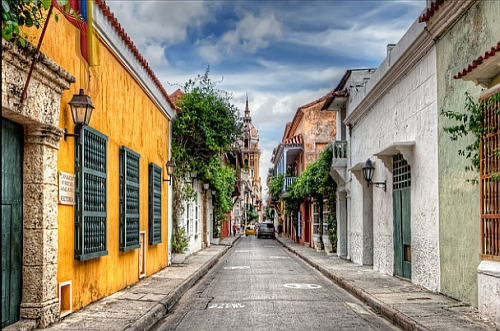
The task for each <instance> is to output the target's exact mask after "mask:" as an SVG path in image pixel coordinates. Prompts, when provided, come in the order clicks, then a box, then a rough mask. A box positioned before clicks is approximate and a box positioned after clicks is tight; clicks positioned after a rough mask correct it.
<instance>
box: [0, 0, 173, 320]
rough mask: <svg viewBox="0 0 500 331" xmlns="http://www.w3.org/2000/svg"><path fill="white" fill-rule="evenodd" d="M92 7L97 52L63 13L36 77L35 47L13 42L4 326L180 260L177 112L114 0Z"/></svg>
mask: <svg viewBox="0 0 500 331" xmlns="http://www.w3.org/2000/svg"><path fill="white" fill-rule="evenodd" d="M57 10H58V9H57V8H54V11H57ZM88 13H89V15H88V16H87V17H84V19H86V20H87V22H88V23H89V25H90V26H91V27H92V28H93V29H89V30H88V31H86V32H87V34H88V36H89V37H90V38H89V40H88V45H87V46H88V49H89V51H88V52H86V53H85V54H84V53H83V48H81V47H80V43H79V41H83V39H81V38H83V37H82V36H84V35H83V34H82V33H81V29H82V28H83V27H85V24H73V23H74V22H73V23H72V22H71V21H70V20H68V19H64V18H63V19H60V20H59V21H58V22H56V21H55V19H54V17H53V16H52V17H50V18H49V19H48V20H47V22H48V25H47V30H46V33H45V37H44V39H43V43H42V44H41V45H42V46H41V49H40V51H41V53H40V54H39V56H38V58H37V64H36V66H34V70H33V74H32V75H31V76H30V75H28V72H29V68H30V66H31V63H33V59H34V53H35V50H34V48H32V47H27V48H25V49H23V48H19V47H17V46H16V45H14V44H12V43H10V42H7V41H5V40H4V39H2V49H3V52H2V135H3V137H2V141H3V142H6V141H11V142H12V144H11V147H12V148H11V149H9V150H7V149H2V184H3V187H2V190H3V191H4V189H5V190H6V191H9V192H10V193H9V194H10V195H9V198H8V199H7V200H5V201H4V200H2V209H3V211H6V213H3V215H9V217H5V218H4V217H2V228H4V227H5V228H8V229H11V230H12V231H11V232H12V235H11V236H10V238H9V240H11V242H10V244H9V245H6V246H5V247H4V246H2V265H4V260H3V259H4V256H5V257H8V258H9V261H5V262H6V264H5V265H8V269H9V270H5V271H6V273H7V272H8V274H9V277H8V281H6V282H5V283H4V282H2V286H5V289H7V290H9V291H10V290H12V291H11V293H13V294H12V295H10V296H9V297H6V298H5V300H4V297H2V307H5V306H8V307H9V308H8V310H9V314H8V317H6V318H5V320H4V318H2V327H4V326H6V325H10V324H13V323H19V328H23V329H30V328H36V327H41V328H43V327H46V326H47V325H49V324H51V323H53V322H54V321H57V320H58V319H59V318H60V317H61V316H65V315H67V314H70V313H71V312H72V311H75V310H77V309H80V308H82V307H84V306H86V305H87V304H89V303H91V302H93V301H96V300H98V299H100V298H102V297H104V296H107V295H110V294H112V293H114V292H116V291H118V290H120V289H122V288H124V287H126V286H128V285H130V284H133V283H135V282H137V281H139V280H140V279H141V278H143V277H147V276H149V275H151V274H153V273H155V272H156V271H158V270H160V269H162V268H164V267H166V266H167V264H168V262H169V261H168V256H169V231H168V224H169V220H170V208H169V199H170V195H169V191H170V184H169V182H168V174H167V173H166V167H165V164H166V163H167V161H168V160H169V159H170V132H171V121H172V119H173V118H174V117H175V116H176V110H177V109H176V107H175V106H174V105H173V104H172V102H171V100H170V99H169V96H168V94H167V93H166V91H165V90H164V88H163V86H162V85H161V84H160V83H159V80H158V79H157V77H156V76H155V75H154V73H153V71H152V70H151V68H150V67H149V66H148V64H147V62H146V60H145V59H144V58H143V57H142V56H141V54H140V53H139V52H138V50H137V48H136V47H135V46H134V44H133V42H132V41H131V40H130V38H129V37H128V36H127V34H126V33H125V32H124V30H123V28H121V26H120V24H119V23H118V22H117V21H116V19H115V18H114V15H113V13H112V12H111V11H110V10H109V8H108V7H107V6H106V5H105V3H104V1H96V2H95V3H92V6H90V8H89V11H88ZM59 16H60V17H63V16H64V15H63V14H62V13H59ZM91 18H93V20H92V19H91ZM77 23H78V22H77ZM36 33H38V31H35V32H33V36H35V38H36V40H38V38H40V36H39V35H35V34H36ZM68 41H77V43H76V45H74V44H70V43H68ZM62 50H64V51H62ZM81 51H82V52H81ZM27 81H29V83H28V84H26V82H27ZM25 86H28V88H27V90H26V93H23V90H24V87H25ZM81 90H83V91H82V92H83V94H84V95H85V96H88V97H89V98H90V100H91V103H92V104H93V106H94V107H95V108H94V110H93V113H92V116H91V118H90V122H89V123H88V125H87V126H83V127H80V126H75V124H74V121H73V118H72V114H71V111H70V105H69V103H70V101H71V100H74V99H73V98H75V97H76V98H80V96H79V95H80V91H81ZM23 97H24V99H23ZM4 128H5V130H4ZM68 133H69V134H68ZM75 134H77V135H78V136H75ZM4 138H5V139H4ZM4 165H5V167H4ZM7 179H8V180H9V182H7ZM7 212H8V213H7ZM9 231H10V230H9ZM2 243H4V241H3V240H2ZM4 249H5V252H6V254H5V255H4ZM3 290H4V289H3ZM4 301H5V302H4ZM2 316H4V315H3V314H2Z"/></svg>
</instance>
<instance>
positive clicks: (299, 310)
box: [152, 236, 400, 331]
mask: <svg viewBox="0 0 500 331" xmlns="http://www.w3.org/2000/svg"><path fill="white" fill-rule="evenodd" d="M152 330H154V331H167V330H176V331H181V330H187V331H191V330H197V331H202V330H210V331H211V330H217V331H223V330H232V331H236V330H238V331H240V330H252V331H259V330H286V331H299V330H300V331H304V330H343V331H348V330H363V331H365V330H366V331H370V330H384V331H385V330H388V331H391V330H400V329H399V328H397V327H395V326H393V325H392V324H390V323H389V322H387V321H386V320H385V319H383V318H382V317H380V316H378V315H376V314H375V313H373V312H372V311H371V309H370V308H369V307H368V306H366V305H364V304H363V303H362V302H361V301H359V300H357V299H356V298H354V297H353V296H352V295H350V294H348V293H347V292H346V291H344V290H343V289H341V288H339V287H338V286H336V285H335V284H333V283H332V282H331V281H330V280H328V279H327V278H325V277H324V276H323V275H322V274H321V273H319V272H318V271H317V270H316V269H314V268H312V267H311V266H309V265H308V264H306V263H305V262H303V261H302V260H301V259H298V258H297V257H295V256H294V255H292V254H290V253H289V251H287V250H286V249H284V248H283V247H282V246H281V245H279V243H278V242H276V241H275V240H272V239H257V238H256V237H255V236H249V237H243V238H241V239H240V240H239V241H238V242H237V243H236V244H235V246H234V247H233V248H232V249H231V250H230V251H229V252H228V253H227V254H226V256H225V257H224V259H222V260H221V261H220V263H219V264H217V265H216V266H215V267H214V268H213V269H212V270H211V271H210V272H209V273H208V274H207V275H206V276H205V277H203V278H202V279H201V280H200V281H199V282H198V283H197V284H196V285H195V286H194V287H193V288H191V289H190V290H189V291H188V292H187V293H186V294H185V295H184V296H183V297H182V298H181V300H180V301H179V303H178V304H177V305H176V306H175V307H174V309H173V310H172V311H171V312H170V313H169V314H168V315H167V317H166V318H164V319H163V320H161V321H160V322H158V323H157V325H155V326H154V327H153V328H152Z"/></svg>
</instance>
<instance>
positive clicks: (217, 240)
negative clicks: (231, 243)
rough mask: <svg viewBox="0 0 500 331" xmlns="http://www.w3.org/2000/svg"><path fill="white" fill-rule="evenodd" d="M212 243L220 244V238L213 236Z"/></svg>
mask: <svg viewBox="0 0 500 331" xmlns="http://www.w3.org/2000/svg"><path fill="white" fill-rule="evenodd" d="M212 243H213V244H214V245H218V244H220V238H213V239H212Z"/></svg>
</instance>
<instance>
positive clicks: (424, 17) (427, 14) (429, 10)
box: [418, 0, 444, 23]
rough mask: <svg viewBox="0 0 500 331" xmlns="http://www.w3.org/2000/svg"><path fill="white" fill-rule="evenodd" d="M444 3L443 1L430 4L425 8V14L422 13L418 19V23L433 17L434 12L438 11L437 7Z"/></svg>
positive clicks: (438, 0)
mask: <svg viewBox="0 0 500 331" xmlns="http://www.w3.org/2000/svg"><path fill="white" fill-rule="evenodd" d="M443 3H444V0H436V1H433V2H432V3H431V5H430V6H429V7H428V8H427V10H426V11H425V13H423V14H422V15H421V16H420V17H419V18H418V22H419V23H423V22H427V21H428V20H430V18H431V17H432V16H433V15H434V13H435V12H436V11H438V9H439V7H440V6H441V5H442V4H443Z"/></svg>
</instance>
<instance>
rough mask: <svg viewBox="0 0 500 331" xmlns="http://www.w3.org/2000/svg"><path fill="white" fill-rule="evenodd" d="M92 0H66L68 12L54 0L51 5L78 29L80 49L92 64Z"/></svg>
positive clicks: (86, 59)
mask: <svg viewBox="0 0 500 331" xmlns="http://www.w3.org/2000/svg"><path fill="white" fill-rule="evenodd" d="M92 2H93V0H88V1H85V0H68V5H69V8H70V10H69V12H68V11H67V10H66V8H65V7H64V6H59V5H58V4H57V1H56V0H52V5H53V6H54V7H56V8H58V9H59V10H60V11H61V13H62V14H63V15H64V16H65V17H66V19H67V20H68V21H70V22H71V24H73V25H74V26H76V27H77V28H78V29H79V30H80V50H81V52H82V56H83V58H84V59H85V61H87V63H88V64H89V65H93V64H94V63H93V56H92V54H93V52H92V34H93V31H92Z"/></svg>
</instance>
